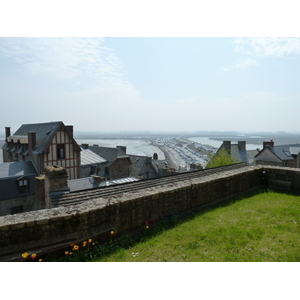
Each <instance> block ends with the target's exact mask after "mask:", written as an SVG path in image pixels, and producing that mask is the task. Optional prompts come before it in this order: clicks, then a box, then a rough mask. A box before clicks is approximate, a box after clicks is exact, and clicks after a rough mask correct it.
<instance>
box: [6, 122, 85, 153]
mask: <svg viewBox="0 0 300 300" xmlns="http://www.w3.org/2000/svg"><path fill="white" fill-rule="evenodd" d="M60 126H64V127H65V125H64V123H63V122H62V121H57V122H49V123H35V124H23V125H22V126H21V127H20V128H19V129H18V130H17V131H16V132H15V133H14V134H13V135H12V136H10V137H8V138H7V140H8V141H11V140H13V141H14V142H17V141H18V140H20V142H21V143H25V144H28V139H27V136H28V132H35V133H36V148H35V149H33V152H34V153H37V154H41V153H43V152H44V150H45V148H46V147H47V146H48V144H49V143H50V142H51V140H52V138H53V136H54V135H55V133H56V131H57V130H58V129H59V127H60ZM65 129H66V131H67V132H68V130H67V128H65ZM70 137H71V138H72V140H73V142H74V143H75V144H76V145H77V143H76V141H75V140H74V138H73V137H72V136H71V134H70ZM77 146H78V145H77ZM3 147H5V145H4V146H3ZM78 148H79V146H78ZM79 149H80V148H79Z"/></svg>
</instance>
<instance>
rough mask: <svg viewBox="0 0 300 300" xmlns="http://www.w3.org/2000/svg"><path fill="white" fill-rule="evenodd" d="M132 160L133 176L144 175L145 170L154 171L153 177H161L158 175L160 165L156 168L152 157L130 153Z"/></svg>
mask: <svg viewBox="0 0 300 300" xmlns="http://www.w3.org/2000/svg"><path fill="white" fill-rule="evenodd" d="M129 157H130V160H131V164H132V165H131V166H132V169H131V174H132V176H133V177H136V178H138V177H139V176H143V175H144V173H145V172H149V170H150V171H151V173H152V176H151V178H152V177H159V175H158V167H157V168H156V167H155V166H154V165H153V161H152V157H148V156H139V155H129Z"/></svg>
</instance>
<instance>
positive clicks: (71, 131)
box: [66, 125, 73, 137]
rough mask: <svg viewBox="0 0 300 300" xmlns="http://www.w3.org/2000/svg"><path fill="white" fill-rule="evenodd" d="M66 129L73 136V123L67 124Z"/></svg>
mask: <svg viewBox="0 0 300 300" xmlns="http://www.w3.org/2000/svg"><path fill="white" fill-rule="evenodd" d="M66 129H67V131H68V132H69V133H70V134H71V136H72V137H73V125H67V126H66Z"/></svg>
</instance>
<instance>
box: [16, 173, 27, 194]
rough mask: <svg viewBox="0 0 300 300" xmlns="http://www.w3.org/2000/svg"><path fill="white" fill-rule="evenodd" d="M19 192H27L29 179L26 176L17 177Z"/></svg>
mask: <svg viewBox="0 0 300 300" xmlns="http://www.w3.org/2000/svg"><path fill="white" fill-rule="evenodd" d="M17 181H18V188H19V194H27V193H29V180H28V178H26V177H21V178H19V179H17Z"/></svg>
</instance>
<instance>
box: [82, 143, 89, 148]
mask: <svg viewBox="0 0 300 300" xmlns="http://www.w3.org/2000/svg"><path fill="white" fill-rule="evenodd" d="M81 146H82V148H83V149H89V144H81Z"/></svg>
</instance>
